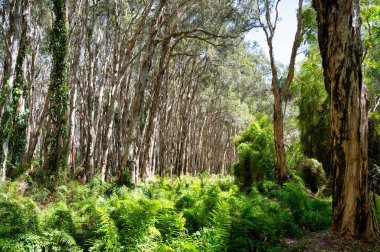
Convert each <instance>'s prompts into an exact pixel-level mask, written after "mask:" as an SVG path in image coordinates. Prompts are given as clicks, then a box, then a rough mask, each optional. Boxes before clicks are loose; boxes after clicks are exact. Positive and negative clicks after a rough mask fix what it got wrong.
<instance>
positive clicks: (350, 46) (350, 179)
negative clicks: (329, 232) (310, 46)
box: [313, 0, 379, 241]
mask: <svg viewBox="0 0 380 252" xmlns="http://www.w3.org/2000/svg"><path fill="white" fill-rule="evenodd" d="M313 7H314V9H315V10H316V11H317V21H318V40H319V46H320V50H321V55H322V64H323V68H324V75H325V86H326V90H327V92H328V93H329V95H330V97H331V104H330V110H331V111H330V112H331V131H332V175H333V180H334V181H333V226H332V229H333V231H334V232H335V233H336V234H339V235H343V236H345V237H349V238H359V239H365V240H373V241H376V240H377V241H378V239H379V228H378V224H377V221H376V217H375V212H374V204H373V201H372V199H371V197H370V192H369V182H368V117H367V116H368V104H367V99H366V93H365V91H364V88H363V82H362V69H361V65H362V46H361V36H360V16H359V15H360V10H359V0H337V1H322V0H314V1H313Z"/></svg>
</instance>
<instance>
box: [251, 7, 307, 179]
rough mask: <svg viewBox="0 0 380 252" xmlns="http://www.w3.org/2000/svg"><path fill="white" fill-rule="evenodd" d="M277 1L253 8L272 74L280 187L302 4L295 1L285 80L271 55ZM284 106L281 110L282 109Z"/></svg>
mask: <svg viewBox="0 0 380 252" xmlns="http://www.w3.org/2000/svg"><path fill="white" fill-rule="evenodd" d="M279 3H280V0H276V1H271V0H265V1H259V0H257V1H256V4H257V10H256V11H257V14H256V18H257V20H258V23H259V25H260V27H261V28H262V29H263V31H264V33H265V37H266V40H267V43H268V48H269V59H270V65H271V72H272V92H273V97H274V102H273V121H274V123H273V126H274V143H275V148H276V160H277V164H276V167H277V168H276V170H277V181H278V182H279V183H280V184H281V183H283V182H284V181H285V180H286V156H285V146H284V115H285V111H286V102H287V99H288V96H289V88H290V84H291V83H292V81H293V77H294V68H295V62H296V57H297V51H298V48H299V47H300V45H301V40H302V37H303V31H302V17H303V15H302V4H303V0H299V1H298V10H297V29H296V34H295V36H294V42H293V47H292V52H291V55H290V62H289V69H288V73H287V75H286V77H284V78H283V77H280V76H278V69H277V66H276V62H275V57H274V51H273V38H274V35H275V31H276V26H277V22H278V19H279V16H278V10H277V7H278V4H279ZM272 11H274V15H275V17H274V20H272V16H271V14H272ZM284 103H285V107H284V106H283V105H284Z"/></svg>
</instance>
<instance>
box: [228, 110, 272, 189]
mask: <svg viewBox="0 0 380 252" xmlns="http://www.w3.org/2000/svg"><path fill="white" fill-rule="evenodd" d="M234 142H235V145H236V147H237V151H238V157H239V162H237V163H235V164H234V165H233V170H234V175H235V177H236V179H237V182H238V183H239V185H240V187H241V188H243V189H246V188H250V186H251V184H252V182H253V181H260V180H263V179H270V178H272V174H273V170H274V167H275V152H274V143H273V125H272V122H271V120H270V119H269V117H267V116H259V117H258V119H257V120H255V121H253V122H252V123H251V124H250V125H249V126H248V128H247V129H246V130H244V131H243V132H242V133H241V134H240V135H239V136H238V137H236V138H235V140H234Z"/></svg>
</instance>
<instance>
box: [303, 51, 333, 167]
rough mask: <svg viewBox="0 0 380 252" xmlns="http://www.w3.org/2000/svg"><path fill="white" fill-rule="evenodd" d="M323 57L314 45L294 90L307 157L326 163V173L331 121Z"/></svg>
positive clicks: (328, 164)
mask: <svg viewBox="0 0 380 252" xmlns="http://www.w3.org/2000/svg"><path fill="white" fill-rule="evenodd" d="M320 61H321V58H320V55H319V53H318V50H317V48H316V47H315V46H312V47H311V49H310V52H309V55H308V58H307V59H306V60H305V61H304V62H303V64H302V67H301V70H300V72H299V74H298V76H297V77H296V83H295V84H296V85H295V88H296V89H298V91H299V94H300V97H299V99H298V101H297V104H298V108H299V115H298V126H299V130H300V141H301V144H302V150H303V152H304V154H305V155H306V156H307V157H309V158H316V159H317V160H318V161H319V162H321V163H322V164H323V168H324V169H325V171H326V173H327V174H329V171H330V157H331V151H329V149H330V140H329V139H330V119H329V98H328V95H327V92H326V90H325V86H324V78H323V70H322V67H321V63H320Z"/></svg>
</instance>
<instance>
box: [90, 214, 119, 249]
mask: <svg viewBox="0 0 380 252" xmlns="http://www.w3.org/2000/svg"><path fill="white" fill-rule="evenodd" d="M96 211H97V213H98V215H99V218H100V227H99V229H98V231H99V233H100V234H102V239H101V240H97V241H96V242H95V243H94V244H93V246H92V247H91V249H90V251H121V246H120V243H119V234H118V229H117V227H116V225H115V223H114V221H113V220H112V218H110V216H109V215H108V213H107V211H106V209H104V208H103V207H97V208H96Z"/></svg>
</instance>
